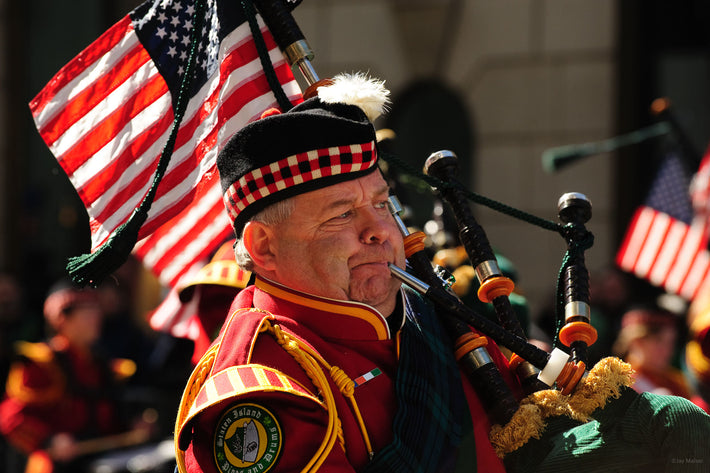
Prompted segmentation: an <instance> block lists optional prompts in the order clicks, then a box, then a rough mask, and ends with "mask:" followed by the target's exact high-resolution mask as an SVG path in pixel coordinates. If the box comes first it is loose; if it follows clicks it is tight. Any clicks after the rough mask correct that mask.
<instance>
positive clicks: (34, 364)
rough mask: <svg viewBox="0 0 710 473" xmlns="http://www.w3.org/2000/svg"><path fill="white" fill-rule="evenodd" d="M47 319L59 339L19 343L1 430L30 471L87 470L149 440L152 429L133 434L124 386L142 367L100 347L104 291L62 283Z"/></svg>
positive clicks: (0, 411)
mask: <svg viewBox="0 0 710 473" xmlns="http://www.w3.org/2000/svg"><path fill="white" fill-rule="evenodd" d="M44 316H45V321H46V323H47V330H48V333H49V334H51V337H50V338H49V339H48V340H47V341H46V342H39V343H29V342H19V343H18V344H17V346H16V352H17V359H16V361H14V362H13V364H12V365H11V368H10V373H9V375H8V380H7V386H6V393H5V397H4V399H3V400H2V402H1V403H0V433H2V435H4V436H5V437H6V439H7V441H8V442H9V444H10V445H12V446H13V447H14V449H16V451H17V453H18V454H19V455H20V456H27V465H26V469H25V471H26V472H27V473H39V472H42V473H46V472H56V473H60V472H69V471H71V472H79V471H82V465H83V464H84V463H85V462H86V461H87V460H88V458H89V457H90V455H91V454H94V453H98V452H101V451H106V450H110V449H112V448H117V447H119V446H125V445H130V444H135V443H140V442H144V441H145V440H147V439H148V437H149V433H150V427H149V425H148V424H147V423H142V422H139V423H137V424H136V425H135V428H134V429H132V430H129V425H127V419H126V418H125V417H124V416H123V415H122V412H121V405H120V397H119V394H120V383H121V382H122V381H123V380H125V379H126V378H127V377H129V376H130V375H132V374H133V372H134V371H135V364H134V363H133V362H131V361H129V360H118V359H117V360H107V359H105V358H102V357H101V356H99V355H98V354H97V351H96V350H95V348H96V341H97V340H98V339H99V336H100V333H101V323H102V317H103V313H102V311H101V308H100V305H99V301H98V297H97V292H96V291H95V290H80V289H77V288H75V287H73V286H72V285H71V284H69V283H68V282H64V281H62V282H60V283H58V284H56V285H55V286H54V287H53V288H52V289H51V290H50V293H49V296H48V297H47V299H46V300H45V304H44ZM8 473H12V472H8Z"/></svg>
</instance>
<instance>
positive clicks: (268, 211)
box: [234, 198, 295, 271]
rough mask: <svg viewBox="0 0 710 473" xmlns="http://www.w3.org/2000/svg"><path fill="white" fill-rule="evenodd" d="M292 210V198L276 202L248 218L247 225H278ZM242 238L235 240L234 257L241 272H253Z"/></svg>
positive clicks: (252, 262) (252, 264)
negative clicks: (253, 223)
mask: <svg viewBox="0 0 710 473" xmlns="http://www.w3.org/2000/svg"><path fill="white" fill-rule="evenodd" d="M294 208H295V206H294V201H293V198H288V199H284V200H282V201H279V202H276V203H275V204H271V205H269V206H268V207H266V208H265V209H264V210H262V211H261V212H259V213H257V214H256V215H254V216H253V217H252V218H250V219H249V220H248V221H247V223H249V222H259V223H263V224H265V225H278V224H279V223H283V222H285V221H286V220H287V219H288V218H289V217H290V216H291V214H292V213H293V209H294ZM242 236H243V234H242ZM242 236H240V237H238V238H237V241H236V244H235V245H234V257H235V259H236V261H237V264H238V265H239V266H240V267H241V268H242V269H243V270H245V271H254V261H253V260H252V259H251V255H250V254H249V252H248V251H247V249H246V247H245V246H244V239H243V238H242Z"/></svg>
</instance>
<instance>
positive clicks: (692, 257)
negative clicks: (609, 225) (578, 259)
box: [616, 153, 710, 300]
mask: <svg viewBox="0 0 710 473" xmlns="http://www.w3.org/2000/svg"><path fill="white" fill-rule="evenodd" d="M689 174H690V173H689V172H688V171H687V170H686V167H685V166H684V163H683V162H682V160H681V158H680V157H679V156H678V155H677V154H676V153H670V154H668V155H667V156H665V158H664V159H663V161H662V162H661V164H660V166H659V169H658V171H657V173H656V177H655V179H654V181H653V183H652V185H651V188H650V191H649V193H648V196H647V198H646V202H645V203H644V205H642V206H641V207H639V208H638V209H637V210H636V212H635V214H634V216H633V218H632V220H631V223H630V225H629V228H628V229H627V232H626V236H625V237H624V241H623V243H622V245H621V247H620V248H619V251H618V253H617V255H616V263H617V265H618V266H619V267H620V268H621V269H622V270H624V271H627V272H630V273H633V274H634V275H636V276H637V277H639V278H642V279H645V280H647V281H649V282H650V283H651V284H652V285H654V286H657V287H661V288H663V289H664V290H665V291H666V292H668V293H671V294H677V295H679V296H682V297H684V298H685V299H687V300H692V299H693V298H695V296H696V295H697V292H698V291H699V289H700V287H701V286H702V284H703V282H704V281H705V280H707V279H709V278H710V252H708V224H709V221H708V215H709V213H708V205H710V201H708V195H709V193H708V190H709V188H708V186H709V185H710V179H709V177H710V153H706V155H705V157H704V158H703V160H702V163H701V165H700V169H699V170H698V172H697V173H696V174H695V176H694V177H693V180H692V183H693V185H692V187H691V178H690V175H689Z"/></svg>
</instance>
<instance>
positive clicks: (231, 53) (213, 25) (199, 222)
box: [30, 0, 302, 329]
mask: <svg viewBox="0 0 710 473" xmlns="http://www.w3.org/2000/svg"><path fill="white" fill-rule="evenodd" d="M195 3H196V1H195V0H182V1H178V0H151V1H148V2H146V3H144V4H142V5H140V6H139V7H137V8H136V9H135V10H134V11H132V12H131V13H130V14H128V15H127V16H126V17H124V18H123V19H122V20H120V21H119V22H118V23H116V24H115V25H114V26H113V27H111V28H110V29H109V30H108V31H106V32H105V33H104V34H103V35H101V37H99V38H98V39H97V40H96V41H94V42H93V43H92V44H91V45H90V46H89V47H87V48H86V49H85V50H84V51H82V52H81V53H80V54H79V55H78V56H77V57H76V58H74V59H73V60H72V61H71V62H69V63H68V64H67V65H65V66H64V67H63V68H62V69H61V70H60V71H59V72H58V73H57V74H56V75H55V76H54V77H53V78H52V79H51V80H50V81H49V83H48V84H47V85H46V86H45V87H44V89H42V91H40V93H39V94H38V95H37V96H36V97H35V98H34V99H33V100H32V101H31V102H30V109H31V111H32V115H33V117H34V120H35V124H36V126H37V129H38V130H39V133H40V135H41V136H42V138H43V139H44V141H45V142H46V143H47V145H48V146H49V148H50V149H51V151H52V153H53V154H54V156H55V157H56V159H57V161H58V162H59V164H60V165H61V166H62V168H63V169H64V171H65V172H66V174H67V175H68V176H69V178H70V180H71V182H72V184H73V185H74V187H75V188H76V190H77V192H78V194H79V196H80V197H81V199H82V201H83V203H84V205H85V207H86V209H87V212H88V214H89V223H90V228H91V242H92V251H95V250H96V249H97V248H98V247H99V246H101V245H102V244H103V243H105V242H106V240H107V239H108V238H109V236H110V235H112V234H113V233H114V231H115V230H116V228H118V227H119V226H120V225H121V224H123V223H125V222H126V221H127V220H128V218H129V217H130V215H131V214H132V212H133V211H134V209H135V208H136V207H137V206H138V205H139V204H140V202H141V201H142V199H143V197H144V196H145V195H146V193H147V192H148V189H149V187H150V185H151V182H152V179H153V175H154V173H155V169H156V166H157V163H158V160H159V157H160V153H161V150H162V148H163V146H164V144H165V142H166V140H167V137H168V136H169V134H170V128H171V126H172V123H173V120H174V113H175V105H176V101H177V96H178V93H177V92H178V90H179V88H180V84H181V81H182V77H183V75H184V72H185V67H186V64H187V58H188V55H189V53H190V50H191V49H190V48H191V39H190V38H191V32H192V29H193V25H194V24H195V18H194V16H195ZM202 24H203V28H202V30H201V31H200V32H199V35H198V37H199V42H198V44H197V45H196V48H197V49H196V50H195V51H196V54H197V55H196V68H195V70H196V73H195V77H194V79H193V81H192V85H191V88H190V90H189V101H188V102H187V108H186V111H185V115H184V118H183V120H182V122H181V125H180V128H179V132H178V134H177V139H176V142H175V148H174V151H173V154H172V157H171V160H170V164H169V166H168V168H167V170H166V172H165V174H164V177H163V178H162V180H161V181H160V184H159V186H158V188H157V193H156V195H155V199H154V201H153V204H152V207H151V209H150V212H149V214H148V218H147V220H146V222H145V223H144V225H143V226H142V227H141V229H140V232H139V238H141V239H142V241H140V242H139V243H138V244H137V245H136V247H135V249H134V253H135V254H136V255H137V256H138V258H139V259H140V260H141V261H142V262H143V264H144V265H145V266H146V267H147V268H149V269H151V270H152V271H153V272H154V273H155V274H156V276H158V278H159V279H160V281H161V283H163V284H164V285H165V286H167V287H175V286H176V285H177V284H179V282H180V280H181V279H182V278H184V277H188V276H189V274H190V273H191V272H196V271H197V269H199V267H200V266H201V265H202V263H203V262H205V261H206V260H207V259H208V257H209V256H210V254H211V253H213V252H214V251H215V250H216V249H217V248H218V247H219V245H220V244H221V243H222V242H224V241H225V240H226V239H227V238H228V237H230V236H231V234H232V230H231V226H230V223H229V220H228V218H227V216H226V212H225V211H224V206H223V203H222V198H221V190H220V185H219V176H218V173H217V169H216V166H215V160H216V156H217V154H218V152H219V150H220V149H221V147H222V145H223V144H224V143H226V141H227V140H228V139H229V138H230V137H231V136H232V135H233V134H234V133H235V132H236V131H237V130H239V129H240V128H241V127H242V126H244V125H245V124H246V123H248V122H249V121H252V120H254V119H256V118H258V117H259V116H260V114H261V113H262V112H263V111H264V110H266V109H268V108H270V107H274V106H277V101H276V99H275V97H274V94H273V93H272V91H271V89H270V87H269V84H268V82H267V79H266V76H265V73H264V70H263V69H262V65H261V62H260V59H259V55H258V53H257V48H256V47H255V44H254V38H253V37H252V34H251V32H250V28H249V25H248V23H247V21H246V18H245V16H244V13H243V11H242V9H241V7H240V2H238V1H234V0H206V11H205V16H204V19H203V21H202ZM258 25H259V27H260V29H261V33H262V35H263V39H264V41H265V43H266V47H267V49H268V55H269V57H270V59H271V63H272V64H273V67H274V71H275V74H276V77H277V78H278V82H279V83H280V84H281V85H282V88H283V90H284V92H285V93H286V96H287V97H288V98H289V99H290V100H291V102H292V103H294V104H295V103H298V102H300V101H301V100H302V98H301V94H300V90H299V88H298V85H297V83H296V81H295V80H294V78H293V76H292V74H291V70H290V67H289V66H288V64H287V63H286V62H285V60H284V58H283V55H282V53H281V51H280V50H279V49H278V47H277V46H276V43H275V42H274V40H273V38H272V37H271V35H270V33H269V31H268V29H267V28H266V26H265V25H264V23H263V22H262V21H261V18H258ZM157 328H163V329H168V328H170V324H167V325H165V326H161V327H157Z"/></svg>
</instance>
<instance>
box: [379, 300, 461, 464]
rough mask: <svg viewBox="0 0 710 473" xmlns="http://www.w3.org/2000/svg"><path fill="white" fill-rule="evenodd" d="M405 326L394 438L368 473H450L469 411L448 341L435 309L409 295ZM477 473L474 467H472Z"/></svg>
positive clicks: (396, 383) (396, 387)
mask: <svg viewBox="0 0 710 473" xmlns="http://www.w3.org/2000/svg"><path fill="white" fill-rule="evenodd" d="M405 304H406V307H405V314H406V317H407V323H405V324H404V327H403V328H402V334H401V345H400V347H401V349H400V360H399V367H398V369H397V378H396V381H395V391H396V394H397V400H398V409H397V412H396V413H395V417H394V424H393V430H394V438H393V441H392V443H391V444H390V445H388V446H387V447H385V448H384V449H382V450H381V451H379V452H377V453H376V454H375V457H374V458H373V459H372V461H371V462H370V463H369V464H368V466H367V468H366V469H365V471H366V472H368V473H376V472H387V473H392V472H416V473H430V472H452V471H454V469H455V468H456V459H457V451H458V447H459V446H460V444H461V441H462V438H463V436H464V435H465V434H466V432H465V430H467V427H469V428H470V422H467V419H469V418H470V414H469V412H468V406H467V404H466V400H465V397H464V393H463V389H462V387H461V377H460V374H459V370H458V367H457V364H456V360H455V359H454V356H453V352H452V349H451V346H450V342H449V339H448V337H447V335H446V333H445V332H444V330H443V328H442V327H441V325H440V324H439V323H438V320H437V319H436V314H435V313H434V311H433V309H432V308H431V307H430V306H429V305H428V304H427V303H426V302H425V301H424V300H423V299H421V297H420V296H419V295H418V294H415V293H414V292H413V291H410V290H408V291H407V297H405ZM468 471H475V463H474V464H473V465H468Z"/></svg>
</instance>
